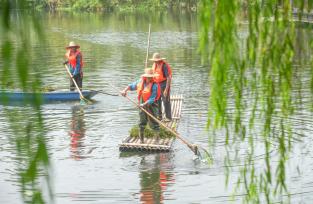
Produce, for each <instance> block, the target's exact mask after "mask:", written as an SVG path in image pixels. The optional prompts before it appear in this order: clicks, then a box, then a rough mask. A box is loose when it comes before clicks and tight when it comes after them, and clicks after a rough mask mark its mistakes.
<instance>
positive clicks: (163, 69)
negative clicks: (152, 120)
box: [150, 52, 172, 122]
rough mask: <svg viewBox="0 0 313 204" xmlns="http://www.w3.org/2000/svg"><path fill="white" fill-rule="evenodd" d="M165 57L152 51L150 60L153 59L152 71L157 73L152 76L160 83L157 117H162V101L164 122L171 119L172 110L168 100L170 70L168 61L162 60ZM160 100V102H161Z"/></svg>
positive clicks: (170, 78) (170, 79)
mask: <svg viewBox="0 0 313 204" xmlns="http://www.w3.org/2000/svg"><path fill="white" fill-rule="evenodd" d="M165 59H166V58H161V56H160V54H159V53H157V52H156V53H154V54H153V57H152V59H150V60H151V61H153V62H154V63H153V65H152V69H153V71H154V73H156V74H158V76H157V77H155V78H154V80H155V82H157V83H160V87H161V97H160V99H159V100H158V105H159V117H160V119H162V102H163V106H164V110H165V116H166V118H164V119H163V121H165V122H169V121H171V120H172V111H171V101H170V90H171V81H172V70H171V67H170V66H169V64H168V63H166V62H165V61H164V60H165ZM161 101H162V102H161Z"/></svg>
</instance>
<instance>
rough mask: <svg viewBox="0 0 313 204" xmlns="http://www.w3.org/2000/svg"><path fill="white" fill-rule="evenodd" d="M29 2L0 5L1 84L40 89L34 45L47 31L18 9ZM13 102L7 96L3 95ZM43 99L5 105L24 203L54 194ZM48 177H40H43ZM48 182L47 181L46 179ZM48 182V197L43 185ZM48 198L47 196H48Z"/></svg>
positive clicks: (41, 200)
mask: <svg viewBox="0 0 313 204" xmlns="http://www.w3.org/2000/svg"><path fill="white" fill-rule="evenodd" d="M25 5H26V2H25V1H22V0H20V1H10V0H2V1H1V7H0V15H1V16H0V19H1V24H0V32H1V34H2V36H1V41H0V46H1V50H0V54H1V56H0V64H1V66H0V87H1V88H5V87H6V86H7V85H8V84H11V83H13V84H11V85H12V86H14V87H16V88H19V89H20V90H24V91H30V92H37V91H38V90H39V89H40V86H41V81H40V79H41V76H40V74H39V73H40V72H38V69H39V67H36V66H32V65H31V61H32V58H33V57H34V56H31V54H30V53H31V52H30V50H31V47H32V46H33V45H35V44H36V45H38V46H43V45H44V44H45V38H44V32H43V31H42V26H41V25H40V24H39V22H38V20H37V17H36V15H35V14H34V13H28V12H27V11H20V12H16V10H14V9H13V8H16V9H19V8H23V7H24V6H25ZM0 101H1V103H2V104H5V105H7V104H9V101H8V100H7V98H5V97H2V98H0ZM41 101H42V100H41V98H40V96H38V97H36V98H34V100H32V101H24V102H25V104H21V105H22V107H23V108H20V107H10V106H4V107H3V109H2V110H3V111H4V114H5V115H6V118H7V120H8V121H9V124H10V130H8V131H11V132H12V137H10V138H8V141H10V142H11V144H12V145H14V147H13V148H12V149H14V150H15V151H16V152H15V158H16V160H17V166H16V171H17V172H16V174H17V175H18V178H19V181H20V192H21V197H22V198H23V201H24V202H28V203H44V202H45V201H47V199H48V198H49V197H50V198H51V195H52V192H51V188H50V182H49V166H50V163H49V156H48V150H47V145H46V141H45V137H44V136H45V129H44V121H43V117H42V113H41ZM42 177H43V178H45V179H40V178H42ZM43 181H44V182H43ZM43 184H46V186H47V188H45V189H46V190H47V191H46V192H45V193H46V196H44V193H43V190H42V187H43V186H44V185H43ZM45 198H46V199H45Z"/></svg>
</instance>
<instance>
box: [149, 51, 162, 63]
mask: <svg viewBox="0 0 313 204" xmlns="http://www.w3.org/2000/svg"><path fill="white" fill-rule="evenodd" d="M165 59H166V58H163V57H161V55H160V53H158V52H156V53H154V54H153V56H152V59H149V60H150V61H155V62H157V61H161V60H165Z"/></svg>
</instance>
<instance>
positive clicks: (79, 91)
mask: <svg viewBox="0 0 313 204" xmlns="http://www.w3.org/2000/svg"><path fill="white" fill-rule="evenodd" d="M64 67H65V69H66V71H67V73H68V75H69V76H70V77H71V79H72V81H73V82H74V84H75V86H76V89H77V91H78V93H79V95H80V99H81V100H84V101H87V102H90V101H89V100H88V99H86V98H85V97H84V95H83V94H82V92H81V90H80V88H79V87H78V85H77V83H76V81H75V79H74V77H73V75H72V74H71V72H70V70H69V69H68V66H67V65H66V64H64Z"/></svg>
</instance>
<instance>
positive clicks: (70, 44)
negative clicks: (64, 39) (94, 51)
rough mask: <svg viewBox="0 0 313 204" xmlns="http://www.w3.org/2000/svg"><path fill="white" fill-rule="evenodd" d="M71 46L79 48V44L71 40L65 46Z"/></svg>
mask: <svg viewBox="0 0 313 204" xmlns="http://www.w3.org/2000/svg"><path fill="white" fill-rule="evenodd" d="M72 47H76V48H80V46H79V45H77V44H75V43H74V42H73V41H71V42H70V43H69V44H68V46H67V47H66V49H69V48H72Z"/></svg>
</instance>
